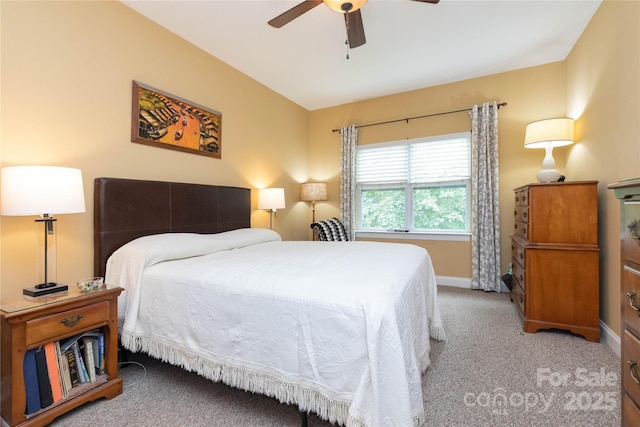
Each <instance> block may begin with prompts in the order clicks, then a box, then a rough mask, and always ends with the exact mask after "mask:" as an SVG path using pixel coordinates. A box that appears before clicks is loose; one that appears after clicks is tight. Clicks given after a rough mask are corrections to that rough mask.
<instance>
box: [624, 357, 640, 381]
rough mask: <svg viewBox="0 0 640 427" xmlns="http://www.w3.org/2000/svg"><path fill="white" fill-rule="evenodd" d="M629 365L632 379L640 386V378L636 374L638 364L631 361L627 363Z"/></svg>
mask: <svg viewBox="0 0 640 427" xmlns="http://www.w3.org/2000/svg"><path fill="white" fill-rule="evenodd" d="M627 364H628V365H629V372H630V373H631V378H633V380H634V381H635V382H636V384H638V385H640V378H638V375H637V374H636V366H638V362H636V361H635V360H629V361H627Z"/></svg>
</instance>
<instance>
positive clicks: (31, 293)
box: [22, 283, 69, 297]
mask: <svg viewBox="0 0 640 427" xmlns="http://www.w3.org/2000/svg"><path fill="white" fill-rule="evenodd" d="M67 290H69V286H68V285H62V284H60V283H54V286H49V287H47V288H38V287H37V286H33V287H31V288H24V289H23V290H22V294H23V295H26V296H28V297H41V296H43V295H49V294H55V293H58V292H64V291H67Z"/></svg>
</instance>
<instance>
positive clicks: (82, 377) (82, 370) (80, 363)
mask: <svg viewBox="0 0 640 427" xmlns="http://www.w3.org/2000/svg"><path fill="white" fill-rule="evenodd" d="M71 350H72V351H73V355H74V356H75V358H76V367H77V369H78V382H79V383H80V384H84V383H88V382H89V379H88V378H87V368H86V367H85V366H84V360H82V353H80V345H79V344H78V341H77V340H76V341H74V342H73V344H71Z"/></svg>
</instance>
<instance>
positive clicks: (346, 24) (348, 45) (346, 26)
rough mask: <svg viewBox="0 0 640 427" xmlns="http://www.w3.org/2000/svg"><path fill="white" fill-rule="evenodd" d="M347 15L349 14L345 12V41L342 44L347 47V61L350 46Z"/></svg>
mask: <svg viewBox="0 0 640 427" xmlns="http://www.w3.org/2000/svg"><path fill="white" fill-rule="evenodd" d="M347 13H349V12H346V13H345V14H344V23H345V28H346V29H347V39H346V40H345V41H344V44H345V45H347V59H349V47H350V44H349V19H348V17H347Z"/></svg>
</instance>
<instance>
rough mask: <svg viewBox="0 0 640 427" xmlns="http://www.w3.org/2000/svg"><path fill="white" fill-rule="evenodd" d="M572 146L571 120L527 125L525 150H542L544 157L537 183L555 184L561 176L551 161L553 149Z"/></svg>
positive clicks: (552, 160) (549, 120)
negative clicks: (544, 153) (544, 152)
mask: <svg viewBox="0 0 640 427" xmlns="http://www.w3.org/2000/svg"><path fill="white" fill-rule="evenodd" d="M569 144H573V119H569V118H566V117H560V118H556V119H546V120H539V121H537V122H533V123H529V124H528V125H527V129H526V131H525V135H524V146H525V148H544V149H545V151H546V155H545V157H544V160H543V161H542V170H540V171H539V172H538V181H540V182H556V181H558V179H559V178H560V176H561V175H562V174H561V173H560V172H559V171H558V170H557V169H555V167H556V162H555V160H554V159H553V147H562V146H564V145H569Z"/></svg>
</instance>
